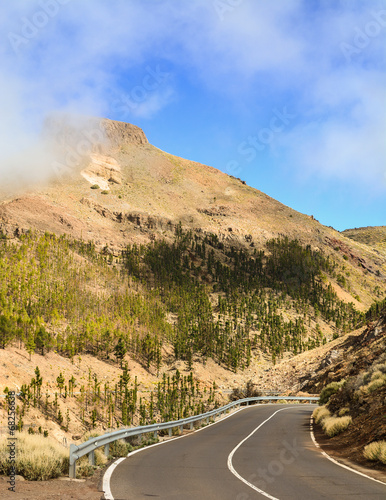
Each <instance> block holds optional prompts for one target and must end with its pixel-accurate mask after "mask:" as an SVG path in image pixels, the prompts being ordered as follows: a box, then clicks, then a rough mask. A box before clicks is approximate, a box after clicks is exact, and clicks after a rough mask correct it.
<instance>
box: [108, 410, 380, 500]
mask: <svg viewBox="0 0 386 500" xmlns="http://www.w3.org/2000/svg"><path fill="white" fill-rule="evenodd" d="M314 407H315V406H314V405H295V406H291V405H277V404H276V405H256V406H251V407H249V408H246V409H243V410H242V411H239V412H238V413H236V414H234V415H232V416H231V417H229V418H226V419H224V420H222V421H220V422H219V423H217V424H215V425H211V426H208V427H205V428H204V429H202V430H200V431H199V432H195V433H192V434H190V435H188V436H185V437H182V438H180V439H175V440H172V441H169V442H165V443H164V444H161V445H158V446H153V447H151V448H147V449H144V450H142V451H141V452H140V453H136V454H134V455H132V456H130V457H128V458H126V459H124V460H123V461H122V462H121V463H120V464H119V465H118V466H117V467H116V468H115V470H114V472H113V473H112V476H111V480H110V489H111V492H112V495H113V498H114V499H115V500H128V499H135V500H136V499H148V498H157V499H167V500H174V499H178V500H228V499H229V500H249V499H251V500H252V499H263V498H271V499H279V500H284V499H285V500H287V499H293V500H320V499H331V500H335V499H336V500H338V499H339V500H344V499H354V500H376V499H377V500H378V499H379V500H381V499H382V500H385V499H386V485H383V484H380V483H377V482H375V481H373V480H371V479H368V478H366V477H362V476H360V475H358V474H355V473H354V472H351V471H349V470H347V469H344V468H342V467H339V466H338V465H336V464H334V463H333V462H331V461H329V460H328V459H327V458H326V457H324V456H323V455H322V454H321V453H320V450H319V449H318V448H316V447H315V445H314V443H313V442H312V439H311V436H310V428H309V419H310V415H311V412H312V410H313V408H314ZM278 410H279V411H278ZM259 426H260V427H259ZM258 427H259V428H258ZM256 428H258V429H257V430H256ZM254 431H255V432H254ZM251 433H253V434H252V435H250V434H251ZM248 436H249V437H248ZM246 438H247V439H246Z"/></svg>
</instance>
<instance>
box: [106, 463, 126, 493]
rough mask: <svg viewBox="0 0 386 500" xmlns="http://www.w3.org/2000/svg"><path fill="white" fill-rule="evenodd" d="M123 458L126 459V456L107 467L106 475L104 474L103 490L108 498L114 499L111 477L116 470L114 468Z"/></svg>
mask: <svg viewBox="0 0 386 500" xmlns="http://www.w3.org/2000/svg"><path fill="white" fill-rule="evenodd" d="M123 460H125V457H123V458H118V460H116V461H115V462H114V463H113V464H112V465H110V467H109V468H108V469H107V471H106V472H105V475H104V476H103V492H104V494H105V495H104V496H105V499H106V500H114V497H113V494H112V493H111V490H110V478H111V474H112V473H113V472H114V469H115V467H116V466H117V465H119V464H120V463H121V462H122V461H123Z"/></svg>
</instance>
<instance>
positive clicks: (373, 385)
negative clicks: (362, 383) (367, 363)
mask: <svg viewBox="0 0 386 500" xmlns="http://www.w3.org/2000/svg"><path fill="white" fill-rule="evenodd" d="M385 381H386V377H385V375H383V376H382V378H375V379H374V380H372V381H371V382H370V383H369V385H368V386H367V387H366V389H367V391H368V392H370V393H371V392H374V391H376V390H377V389H379V388H380V387H382V386H383V385H385Z"/></svg>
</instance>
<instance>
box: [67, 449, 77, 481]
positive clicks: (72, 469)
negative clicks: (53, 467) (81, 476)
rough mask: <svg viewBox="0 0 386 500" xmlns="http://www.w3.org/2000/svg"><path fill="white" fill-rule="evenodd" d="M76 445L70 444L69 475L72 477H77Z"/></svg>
mask: <svg viewBox="0 0 386 500" xmlns="http://www.w3.org/2000/svg"><path fill="white" fill-rule="evenodd" d="M76 448H77V447H76V445H75V444H72V443H71V444H70V469H69V471H68V475H69V476H70V477H71V478H72V479H75V478H76V459H75V458H74V456H73V455H74V453H75V451H76Z"/></svg>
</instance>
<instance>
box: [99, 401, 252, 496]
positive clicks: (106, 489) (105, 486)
mask: <svg viewBox="0 0 386 500" xmlns="http://www.w3.org/2000/svg"><path fill="white" fill-rule="evenodd" d="M251 407H252V406H249V405H248V406H242V407H241V408H239V409H238V410H236V411H234V412H232V413H230V414H229V415H227V416H225V417H222V418H220V419H219V420H217V421H216V422H213V423H212V424H209V425H206V426H205V427H201V428H200V429H196V430H195V431H194V432H191V433H189V434H184V435H182V436H177V437H175V438H173V439H168V440H167V441H161V442H159V443H155V444H151V445H149V446H144V447H143V448H139V449H138V450H134V451H132V452H130V453H129V454H128V455H127V456H126V457H122V458H119V459H118V460H116V461H115V462H114V463H113V464H111V465H110V467H109V468H108V469H107V470H106V472H105V473H104V476H103V492H104V497H105V500H115V499H114V497H113V494H112V492H111V488H110V480H111V476H112V474H113V472H114V470H115V468H116V467H117V465H119V464H120V463H121V462H122V461H123V460H125V459H126V458H128V457H130V456H131V455H135V454H136V453H139V452H141V451H144V450H148V449H149V448H152V447H153V446H159V445H161V444H165V443H170V442H171V441H176V440H177V439H181V438H184V437H187V436H190V435H191V434H194V433H196V432H200V431H203V430H204V429H206V428H207V427H209V426H212V425H216V424H219V423H220V422H223V421H224V420H226V419H227V418H229V417H233V415H236V413H238V412H239V411H242V410H245V409H246V408H251Z"/></svg>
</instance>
